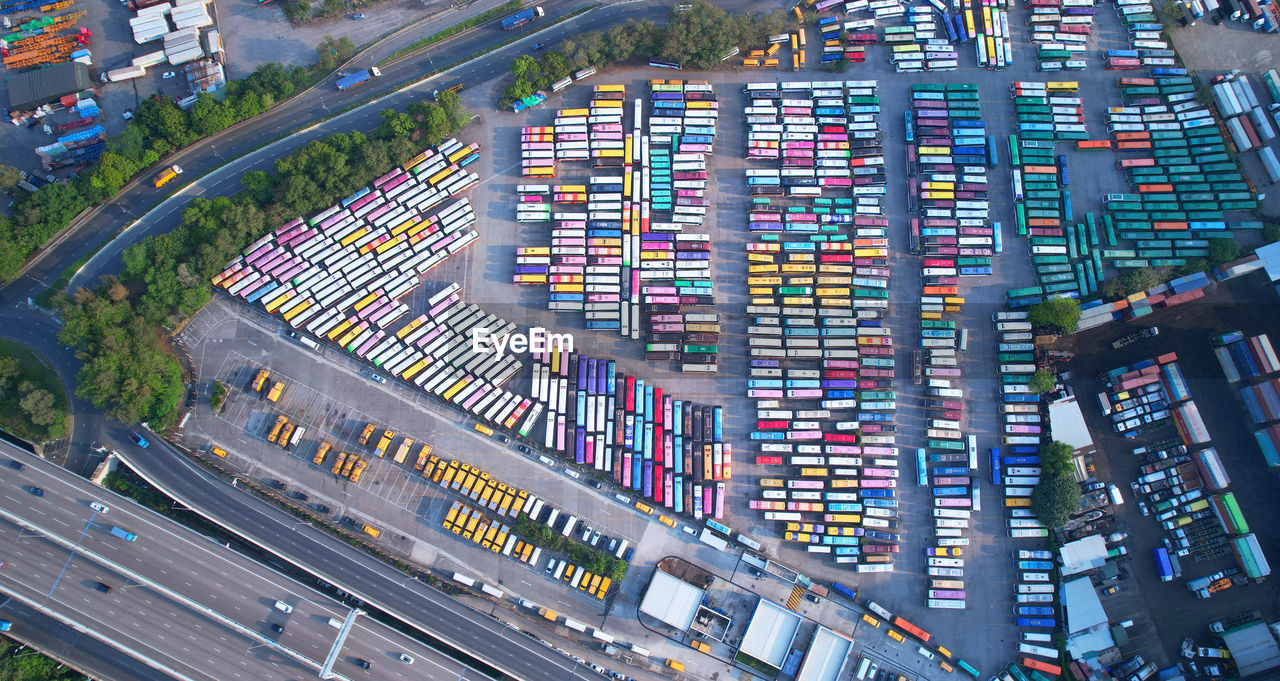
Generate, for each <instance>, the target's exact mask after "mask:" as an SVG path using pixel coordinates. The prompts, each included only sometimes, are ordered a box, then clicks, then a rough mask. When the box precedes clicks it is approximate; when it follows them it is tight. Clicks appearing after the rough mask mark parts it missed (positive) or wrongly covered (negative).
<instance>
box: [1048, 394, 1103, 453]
mask: <svg viewBox="0 0 1280 681" xmlns="http://www.w3.org/2000/svg"><path fill="white" fill-rule="evenodd" d="M1049 428H1050V430H1052V431H1053V439H1055V440H1057V441H1059V442H1065V443H1066V444H1069V445H1071V448H1072V449H1084V448H1086V447H1092V446H1093V437H1092V436H1090V435H1089V428H1088V426H1086V425H1085V424H1084V414H1082V413H1081V412H1080V404H1079V403H1078V402H1076V398H1074V397H1068V398H1066V399H1061V400H1058V401H1057V402H1051V403H1050V404H1049Z"/></svg>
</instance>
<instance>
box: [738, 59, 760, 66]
mask: <svg viewBox="0 0 1280 681" xmlns="http://www.w3.org/2000/svg"><path fill="white" fill-rule="evenodd" d="M742 65H743V66H756V67H758V66H760V60H759V59H743V60H742Z"/></svg>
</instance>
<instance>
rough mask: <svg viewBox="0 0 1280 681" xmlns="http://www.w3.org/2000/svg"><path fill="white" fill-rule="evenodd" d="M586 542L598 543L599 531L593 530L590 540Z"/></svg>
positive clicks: (593, 544)
mask: <svg viewBox="0 0 1280 681" xmlns="http://www.w3.org/2000/svg"><path fill="white" fill-rule="evenodd" d="M588 543H589V544H591V545H592V546H595V545H596V544H599V543H600V532H599V530H597V531H596V532H595V534H593V535H591V541H590V542H588Z"/></svg>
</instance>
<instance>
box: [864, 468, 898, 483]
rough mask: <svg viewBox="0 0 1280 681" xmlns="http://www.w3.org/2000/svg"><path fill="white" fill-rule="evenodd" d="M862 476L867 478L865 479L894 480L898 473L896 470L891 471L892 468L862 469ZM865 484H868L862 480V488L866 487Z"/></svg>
mask: <svg viewBox="0 0 1280 681" xmlns="http://www.w3.org/2000/svg"><path fill="white" fill-rule="evenodd" d="M862 474H863V475H865V476H867V477H869V478H896V477H898V471H897V470H896V469H893V468H863V469H862ZM867 482H869V481H867V480H864V481H863V486H864V487H866V486H867V485H866V483H867Z"/></svg>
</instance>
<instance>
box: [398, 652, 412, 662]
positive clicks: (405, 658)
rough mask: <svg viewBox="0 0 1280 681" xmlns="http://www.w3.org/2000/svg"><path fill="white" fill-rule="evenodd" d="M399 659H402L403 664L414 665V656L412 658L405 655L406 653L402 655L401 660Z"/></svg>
mask: <svg viewBox="0 0 1280 681" xmlns="http://www.w3.org/2000/svg"><path fill="white" fill-rule="evenodd" d="M399 659H400V661H401V662H403V663H405V664H413V657H412V656H410V655H406V654H404V653H400V658H399Z"/></svg>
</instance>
